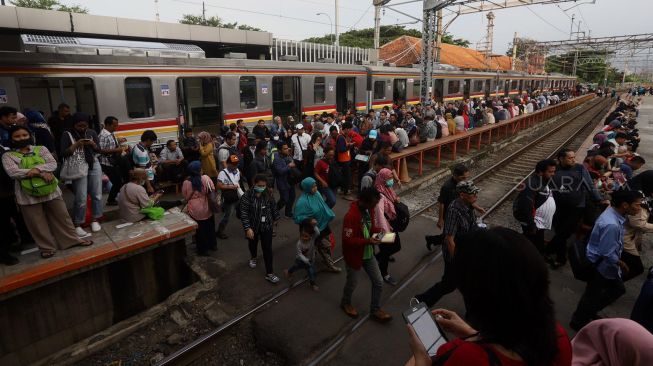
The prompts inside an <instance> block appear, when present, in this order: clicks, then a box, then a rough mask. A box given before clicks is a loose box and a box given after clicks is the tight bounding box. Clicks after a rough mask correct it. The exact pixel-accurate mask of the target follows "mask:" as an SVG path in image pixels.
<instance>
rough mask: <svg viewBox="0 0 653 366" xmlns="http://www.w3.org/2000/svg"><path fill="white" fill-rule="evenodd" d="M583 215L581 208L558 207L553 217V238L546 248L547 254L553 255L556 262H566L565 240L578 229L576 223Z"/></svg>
mask: <svg viewBox="0 0 653 366" xmlns="http://www.w3.org/2000/svg"><path fill="white" fill-rule="evenodd" d="M582 214H583V209H582V208H577V207H565V208H563V207H560V208H558V209H556V213H555V214H554V215H553V230H555V236H554V237H553V239H551V242H550V243H549V246H548V248H547V254H555V256H556V261H558V262H560V263H566V262H567V240H568V239H569V237H570V236H572V235H573V234H574V233H575V232H576V229H577V228H578V221H579V220H580V218H581V216H582Z"/></svg>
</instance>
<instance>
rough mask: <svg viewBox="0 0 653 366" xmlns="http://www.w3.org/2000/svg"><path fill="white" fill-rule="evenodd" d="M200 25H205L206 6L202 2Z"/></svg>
mask: <svg viewBox="0 0 653 366" xmlns="http://www.w3.org/2000/svg"><path fill="white" fill-rule="evenodd" d="M202 23H203V24H202V25H206V5H205V4H204V1H202Z"/></svg>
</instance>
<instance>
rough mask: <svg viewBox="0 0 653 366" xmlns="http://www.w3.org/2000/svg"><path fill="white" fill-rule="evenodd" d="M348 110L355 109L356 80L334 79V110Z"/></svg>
mask: <svg viewBox="0 0 653 366" xmlns="http://www.w3.org/2000/svg"><path fill="white" fill-rule="evenodd" d="M349 108H353V109H356V79H355V78H337V79H336V110H337V111H339V112H345V111H346V110H348V109H349Z"/></svg>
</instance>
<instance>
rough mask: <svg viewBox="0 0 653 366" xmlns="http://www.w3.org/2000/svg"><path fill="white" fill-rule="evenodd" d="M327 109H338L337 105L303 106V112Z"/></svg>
mask: <svg viewBox="0 0 653 366" xmlns="http://www.w3.org/2000/svg"><path fill="white" fill-rule="evenodd" d="M327 109H336V105H335V104H334V105H319V106H313V107H305V108H302V111H303V112H312V111H325V110H327Z"/></svg>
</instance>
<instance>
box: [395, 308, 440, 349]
mask: <svg viewBox="0 0 653 366" xmlns="http://www.w3.org/2000/svg"><path fill="white" fill-rule="evenodd" d="M403 315H404V320H405V321H406V324H410V325H412V326H413V328H414V329H415V333H417V337H419V340H420V341H422V344H424V347H425V348H426V351H427V352H428V354H429V356H431V357H432V356H435V354H436V352H437V351H438V348H440V346H442V345H443V344H445V343H447V338H446V337H445V336H444V333H443V332H442V330H441V329H440V327H439V326H438V323H436V322H435V320H434V319H433V316H432V315H431V312H430V311H429V308H428V307H427V306H426V303H423V302H420V303H418V304H417V305H415V306H413V307H411V308H410V309H408V310H406V311H405V312H404V314H403Z"/></svg>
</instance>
